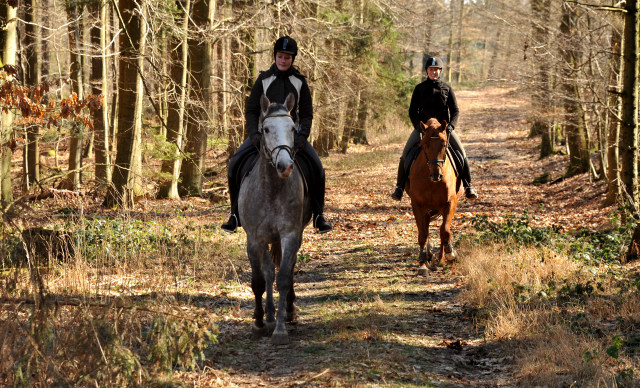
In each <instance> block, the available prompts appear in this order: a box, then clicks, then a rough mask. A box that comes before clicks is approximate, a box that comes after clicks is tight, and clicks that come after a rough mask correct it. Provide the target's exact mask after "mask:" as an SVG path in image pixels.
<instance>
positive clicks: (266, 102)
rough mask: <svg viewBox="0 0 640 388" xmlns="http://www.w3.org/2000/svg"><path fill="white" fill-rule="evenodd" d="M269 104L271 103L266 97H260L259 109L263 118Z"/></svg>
mask: <svg viewBox="0 0 640 388" xmlns="http://www.w3.org/2000/svg"><path fill="white" fill-rule="evenodd" d="M270 104H271V102H270V101H269V98H267V96H266V95H265V94H263V95H262V97H260V109H262V115H263V116H266V115H267V109H269V105H270Z"/></svg>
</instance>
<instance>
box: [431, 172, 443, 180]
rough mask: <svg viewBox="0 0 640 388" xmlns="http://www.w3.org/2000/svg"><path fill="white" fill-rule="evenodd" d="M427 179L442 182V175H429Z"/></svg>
mask: <svg viewBox="0 0 640 388" xmlns="http://www.w3.org/2000/svg"><path fill="white" fill-rule="evenodd" d="M429 178H431V180H432V181H434V182H440V181H441V180H442V174H440V173H435V174H431V175H429Z"/></svg>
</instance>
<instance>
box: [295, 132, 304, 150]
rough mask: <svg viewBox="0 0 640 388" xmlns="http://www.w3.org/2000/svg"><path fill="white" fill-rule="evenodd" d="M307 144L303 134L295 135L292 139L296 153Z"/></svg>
mask: <svg viewBox="0 0 640 388" xmlns="http://www.w3.org/2000/svg"><path fill="white" fill-rule="evenodd" d="M306 144H307V137H306V136H305V135H303V134H300V133H296V134H295V137H294V139H293V148H295V150H296V151H300V150H301V149H303V148H304V146H305V145H306Z"/></svg>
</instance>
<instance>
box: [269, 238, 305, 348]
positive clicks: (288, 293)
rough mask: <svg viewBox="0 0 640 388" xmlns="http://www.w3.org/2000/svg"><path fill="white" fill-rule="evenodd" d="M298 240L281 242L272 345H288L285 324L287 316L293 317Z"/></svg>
mask: <svg viewBox="0 0 640 388" xmlns="http://www.w3.org/2000/svg"><path fill="white" fill-rule="evenodd" d="M300 243H301V240H300V239H299V238H295V237H294V238H284V239H283V240H282V262H281V263H280V270H279V271H278V275H277V279H276V283H277V285H278V293H279V294H280V296H279V299H278V314H277V315H276V327H275V330H274V331H273V334H272V335H271V343H273V344H274V345H286V344H288V343H289V335H288V334H287V328H286V326H285V322H286V321H287V320H288V319H287V318H288V316H289V314H291V315H293V311H294V306H293V301H294V299H295V293H294V292H293V269H294V267H295V265H296V254H297V253H298V249H299V248H300Z"/></svg>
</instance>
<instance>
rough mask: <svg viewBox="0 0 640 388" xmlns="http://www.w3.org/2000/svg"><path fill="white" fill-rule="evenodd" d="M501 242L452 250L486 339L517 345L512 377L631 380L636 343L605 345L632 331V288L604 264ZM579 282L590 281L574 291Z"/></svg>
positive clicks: (541, 381) (598, 383) (534, 382)
mask: <svg viewBox="0 0 640 388" xmlns="http://www.w3.org/2000/svg"><path fill="white" fill-rule="evenodd" d="M506 246H507V245H500V246H497V245H494V246H482V247H478V246H474V247H470V246H467V247H462V248H461V249H460V251H461V262H460V267H461V270H462V272H463V273H464V274H465V275H466V276H467V280H468V287H467V289H466V290H465V292H464V294H463V298H464V300H465V301H466V303H467V305H468V306H469V307H470V308H471V309H472V310H473V311H476V319H477V325H478V327H480V328H482V329H484V334H485V336H486V337H487V338H489V339H493V340H509V341H512V342H513V343H517V344H521V346H520V347H519V349H518V351H517V353H518V356H517V357H516V359H517V361H518V368H519V373H518V375H519V376H518V379H519V382H520V384H521V385H523V386H532V387H533V386H535V387H538V386H540V387H544V386H547V387H556V386H557V387H560V386H576V385H577V386H580V387H615V386H620V387H626V386H629V387H631V386H635V385H634V384H638V382H639V381H638V371H639V367H640V363H639V361H638V357H637V349H636V348H637V345H633V344H631V345H629V347H628V349H629V352H628V353H624V354H623V352H622V351H620V353H619V354H618V351H617V350H614V349H613V348H614V347H615V346H614V345H615V343H616V342H615V341H616V338H621V339H622V338H626V339H629V341H631V340H633V341H635V340H637V338H638V337H637V335H638V333H637V331H636V330H634V327H636V328H637V327H638V325H637V323H638V322H639V319H640V318H638V317H640V307H639V306H640V303H639V302H640V293H638V292H637V290H633V288H632V287H631V288H629V287H628V285H627V286H622V287H621V286H620V284H625V283H624V282H622V281H621V279H616V277H615V276H609V274H608V272H607V271H610V269H609V268H599V269H598V268H587V267H584V266H580V265H578V264H577V263H576V262H575V261H573V260H571V259H569V258H567V257H565V256H563V255H559V254H555V253H553V252H550V251H548V250H546V249H534V248H524V247H520V248H514V247H513V245H510V246H509V248H507V247H506ZM631 279H632V278H631ZM581 285H585V286H584V287H583V288H582V289H587V288H588V287H589V285H594V286H593V289H590V291H588V292H585V293H580V292H578V291H575V290H580V289H581V288H580V287H581ZM634 338H635V339H634ZM620 341H622V340H620ZM621 344H622V342H619V343H618V345H617V346H618V349H621V348H622V347H623V346H622V345H621ZM634 376H635V377H634Z"/></svg>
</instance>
